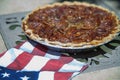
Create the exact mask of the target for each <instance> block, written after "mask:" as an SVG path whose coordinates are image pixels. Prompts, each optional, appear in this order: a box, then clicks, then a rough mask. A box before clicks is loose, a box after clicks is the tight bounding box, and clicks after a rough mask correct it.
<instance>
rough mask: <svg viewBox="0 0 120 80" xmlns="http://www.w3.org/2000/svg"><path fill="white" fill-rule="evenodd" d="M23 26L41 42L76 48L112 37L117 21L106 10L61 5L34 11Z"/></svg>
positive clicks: (93, 7) (76, 5)
mask: <svg viewBox="0 0 120 80" xmlns="http://www.w3.org/2000/svg"><path fill="white" fill-rule="evenodd" d="M25 25H26V26H27V29H30V30H32V34H35V35H38V36H39V37H40V38H42V39H47V40H48V41H51V42H55V41H57V42H60V43H63V44H64V43H65V44H66V43H73V44H77V43H82V42H86V43H87V42H88V43H89V42H91V41H93V40H102V39H103V38H104V37H107V36H109V35H110V34H114V33H115V32H114V31H116V30H117V28H116V27H117V26H118V21H117V17H116V16H115V15H113V13H112V12H109V11H108V10H106V9H102V8H99V7H96V6H88V5H83V4H71V5H67V4H63V5H54V6H47V7H44V8H39V9H37V10H35V11H33V12H32V13H31V14H29V15H28V18H27V19H25V21H23V28H24V27H25ZM24 31H26V30H25V28H24ZM27 34H28V35H29V33H27Z"/></svg>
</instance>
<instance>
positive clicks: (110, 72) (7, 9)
mask: <svg viewBox="0 0 120 80" xmlns="http://www.w3.org/2000/svg"><path fill="white" fill-rule="evenodd" d="M52 2H54V0H44V1H41V0H35V1H34V0H24V2H23V1H21V0H0V11H1V12H0V15H3V14H10V13H16V12H23V11H30V10H33V9H34V8H36V6H40V4H41V6H42V5H44V4H48V3H52ZM26 3H27V4H26ZM113 3H114V2H113ZM13 4H14V5H13ZM5 50H7V48H6V45H5V43H4V40H3V38H2V36H1V34H0V53H2V52H3V51H5ZM73 80H120V66H117V67H111V68H107V69H103V70H97V71H93V72H88V73H83V74H80V75H78V76H76V77H74V78H73Z"/></svg>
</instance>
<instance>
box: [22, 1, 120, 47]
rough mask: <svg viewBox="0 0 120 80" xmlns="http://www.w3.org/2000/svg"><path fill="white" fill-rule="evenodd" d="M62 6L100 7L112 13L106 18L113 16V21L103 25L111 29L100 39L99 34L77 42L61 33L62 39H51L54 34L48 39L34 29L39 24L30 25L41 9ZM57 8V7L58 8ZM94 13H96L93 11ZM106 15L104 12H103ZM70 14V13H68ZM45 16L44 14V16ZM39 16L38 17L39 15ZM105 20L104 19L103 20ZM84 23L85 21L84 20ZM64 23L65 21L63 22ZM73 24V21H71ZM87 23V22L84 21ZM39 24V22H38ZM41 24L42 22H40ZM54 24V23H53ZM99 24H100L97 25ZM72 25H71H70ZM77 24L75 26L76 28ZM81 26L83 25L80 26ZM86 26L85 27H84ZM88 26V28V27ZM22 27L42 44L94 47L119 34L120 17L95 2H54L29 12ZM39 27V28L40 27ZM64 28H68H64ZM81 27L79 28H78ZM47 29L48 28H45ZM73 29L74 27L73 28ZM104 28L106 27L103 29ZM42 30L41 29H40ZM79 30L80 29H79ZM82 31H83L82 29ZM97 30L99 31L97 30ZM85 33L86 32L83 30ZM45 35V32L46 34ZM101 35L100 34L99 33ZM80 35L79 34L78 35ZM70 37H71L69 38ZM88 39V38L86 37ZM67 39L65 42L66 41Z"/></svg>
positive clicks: (31, 37) (29, 35)
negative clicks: (64, 37)
mask: <svg viewBox="0 0 120 80" xmlns="http://www.w3.org/2000/svg"><path fill="white" fill-rule="evenodd" d="M61 6H83V7H86V8H89V7H91V8H93V9H92V10H94V9H98V10H102V11H103V12H105V14H110V16H107V17H106V18H105V19H106V21H107V20H108V21H110V20H109V17H111V16H112V19H111V18H110V19H111V22H110V23H109V22H106V23H104V25H103V26H102V27H104V28H105V27H107V28H105V29H107V30H108V29H109V28H108V27H110V30H109V31H108V33H105V34H106V35H104V33H103V34H101V33H100V34H101V35H104V36H102V37H101V38H100V37H98V39H97V36H96V37H95V39H93V38H92V40H91V39H89V40H88V41H87V40H85V39H83V41H82V40H81V41H78V42H75V41H74V40H73V41H70V40H68V41H67V40H66V41H65V40H64V39H63V38H62V37H59V35H58V36H57V37H59V38H60V39H61V40H59V39H58V40H57V39H55V40H50V39H52V37H53V36H50V39H48V38H47V37H41V36H40V35H39V34H38V33H37V34H36V33H35V31H37V29H34V28H37V27H39V26H37V27H34V26H33V28H31V27H30V26H29V24H30V21H33V22H34V19H32V16H34V15H35V13H36V12H39V11H40V10H44V9H46V8H55V7H61ZM56 9H57V8H56ZM83 13H84V12H83ZM61 14H62V12H61ZM92 14H95V13H92ZM102 14H103V13H101V14H100V15H102ZM38 15H41V14H38ZM103 15H104V14H103ZM68 16H69V15H68ZM43 17H44V16H43ZM97 17H99V14H98V16H97ZM37 18H38V17H37ZM103 19H104V18H102V19H101V24H102V20H103ZM103 21H104V20H103ZM93 22H94V20H93ZM95 22H96V21H95ZM83 23H84V22H83ZM63 24H64V23H63ZM70 24H71V23H70ZM74 24H75V22H74ZM84 24H85V23H84ZM105 24H106V25H107V24H109V26H108V25H107V26H105ZM36 25H37V24H36ZM39 25H40V24H39ZM51 25H52V24H51ZM110 25H112V28H111V26H110ZM88 26H89V25H88ZM97 26H98V25H97ZM97 26H95V25H93V27H92V28H93V31H94V29H97V28H98V27H97ZM99 26H100V24H99ZM70 27H71V26H70ZM76 27H77V26H75V28H76ZM94 27H96V28H94ZM53 28H56V27H53ZM80 28H81V27H80ZM83 28H84V27H83ZM87 28H88V29H89V27H87ZM87 28H86V29H87ZM22 29H23V31H24V32H25V34H26V35H27V36H28V37H29V38H30V39H32V40H35V41H37V42H39V43H42V44H45V45H49V46H55V47H60V48H86V47H92V46H98V45H101V44H105V43H107V42H109V41H111V40H112V39H114V38H115V37H116V35H118V32H119V31H120V25H119V19H118V17H117V16H116V15H115V13H114V12H112V11H109V10H108V9H105V8H103V7H101V6H98V5H94V4H89V3H84V2H63V3H54V4H51V5H45V6H42V7H38V8H37V9H35V10H33V11H32V12H31V13H29V14H28V15H27V16H26V17H25V19H24V20H23V21H22ZM38 29H39V28H38ZM64 29H66V28H64ZM78 29H79V28H78ZM45 30H46V29H45ZM57 30H58V29H57ZM72 30H73V29H72ZM75 30H77V29H75ZM103 30H104V29H103ZM107 30H106V31H104V32H107ZM39 31H40V30H39ZM90 31H91V32H92V29H91V30H90ZM47 32H48V34H49V33H50V32H51V31H50V32H49V29H48V30H47ZM78 32H79V31H78ZM80 32H81V31H80ZM96 32H97V31H96ZM83 33H84V32H83ZM53 34H54V32H53ZM73 34H76V33H71V35H73ZM88 34H89V31H88ZM44 35H45V34H44ZM78 35H79V33H78ZM82 35H84V34H82ZM93 35H96V34H95V33H94V34H92V35H91V37H93ZM98 36H99V35H98ZM73 37H74V36H73ZM78 37H79V36H78ZM87 37H88V38H90V36H87ZM69 39H70V38H69ZM80 39H81V38H79V39H78V40H80ZM86 39H87V38H86ZM62 40H63V41H62ZM64 41H65V42H64Z"/></svg>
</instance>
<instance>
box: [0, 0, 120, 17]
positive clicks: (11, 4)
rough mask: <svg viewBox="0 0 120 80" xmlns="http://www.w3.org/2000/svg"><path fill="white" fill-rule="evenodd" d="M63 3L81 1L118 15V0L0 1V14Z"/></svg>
mask: <svg viewBox="0 0 120 80" xmlns="http://www.w3.org/2000/svg"><path fill="white" fill-rule="evenodd" d="M63 1H81V2H89V3H94V4H98V5H101V4H102V5H104V6H106V7H108V8H110V9H111V10H115V12H116V13H117V14H118V15H119V14H120V0H0V14H9V13H15V12H24V11H31V10H33V9H34V8H36V7H38V6H43V5H45V4H50V3H54V2H63Z"/></svg>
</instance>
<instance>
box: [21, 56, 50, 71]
mask: <svg viewBox="0 0 120 80" xmlns="http://www.w3.org/2000/svg"><path fill="white" fill-rule="evenodd" d="M49 60H50V59H48V58H45V57H41V56H34V57H33V58H32V59H31V61H30V62H29V63H28V64H27V65H26V66H25V67H24V69H23V70H22V71H40V70H41V68H43V67H44V66H45V64H46V63H47V62H48V61H49Z"/></svg>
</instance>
